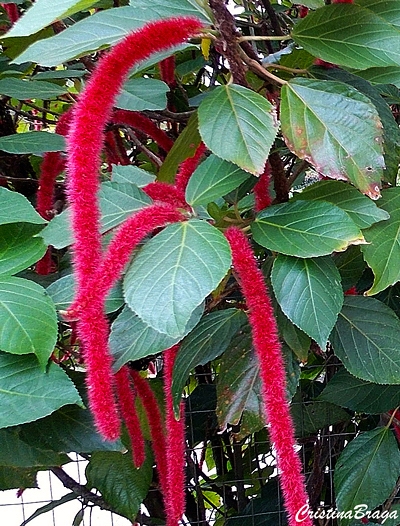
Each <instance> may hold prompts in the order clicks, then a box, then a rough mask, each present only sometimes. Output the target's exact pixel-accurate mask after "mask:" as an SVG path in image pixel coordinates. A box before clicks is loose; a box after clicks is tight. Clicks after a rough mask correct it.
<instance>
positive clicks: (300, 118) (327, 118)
mask: <svg viewBox="0 0 400 526" xmlns="http://www.w3.org/2000/svg"><path fill="white" fill-rule="evenodd" d="M347 7H348V6H347ZM350 7H352V6H350ZM311 16H312V15H311ZM332 108H334V111H332ZM280 118H281V124H282V133H283V135H284V136H285V141H286V143H287V145H288V147H289V148H290V150H292V151H293V152H294V153H295V154H296V155H298V156H299V157H300V158H301V159H306V160H307V161H309V162H310V163H311V164H312V165H313V166H314V167H315V169H316V170H317V171H318V172H320V173H321V174H323V175H325V176H327V177H330V178H332V179H344V180H348V181H350V182H351V183H352V184H354V185H355V186H356V187H357V188H359V189H360V190H361V191H362V192H363V193H364V194H367V195H368V196H369V197H371V198H373V199H377V198H378V197H379V195H380V194H379V188H380V181H381V177H382V174H383V168H384V167H385V163H384V159H383V146H382V142H383V140H382V137H383V129H382V123H381V121H380V118H379V115H378V112H377V110H376V108H375V106H374V105H373V104H372V102H371V101H370V99H368V97H366V96H365V95H363V94H362V93H360V92H359V91H357V90H356V89H355V88H353V87H352V86H348V85H347V84H344V83H342V82H336V81H329V80H325V81H320V80H312V79H306V78H297V79H294V80H292V81H290V82H289V83H288V84H285V85H284V86H283V88H282V101H281V109H280Z"/></svg>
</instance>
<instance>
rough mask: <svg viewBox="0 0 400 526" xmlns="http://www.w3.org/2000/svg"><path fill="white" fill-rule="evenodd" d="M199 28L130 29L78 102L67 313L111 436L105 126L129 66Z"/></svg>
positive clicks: (104, 429) (71, 153)
mask: <svg viewBox="0 0 400 526" xmlns="http://www.w3.org/2000/svg"><path fill="white" fill-rule="evenodd" d="M199 29H200V22H199V21H198V20H197V19H195V18H190V17H179V18H174V19H167V20H160V21H156V22H151V23H149V24H146V25H145V26H143V27H142V28H140V29H139V30H137V31H136V32H133V33H131V34H129V35H128V36H127V37H126V38H124V39H123V40H122V41H121V42H120V43H119V44H117V45H116V46H115V47H114V48H113V49H112V50H111V51H110V52H109V53H108V54H107V55H105V56H104V58H103V59H102V60H101V61H100V62H99V64H98V66H97V68H96V70H95V71H94V73H93V75H92V77H91V79H90V80H89V82H88V84H87V85H86V88H85V90H84V91H83V93H82V94H81V95H80V97H79V99H78V102H77V104H76V105H75V107H74V113H73V118H72V122H71V126H70V132H69V136H68V141H67V150H68V165H67V166H68V195H69V200H70V203H71V207H70V208H71V217H72V230H73V233H74V245H73V264H74V270H75V276H76V285H77V292H76V296H75V298H76V299H75V302H74V305H75V307H74V309H72V311H71V310H70V311H69V312H67V317H69V319H71V318H72V319H73V318H74V314H78V323H77V330H78V334H79V337H80V340H81V342H82V350H83V356H84V359H85V364H86V368H87V384H88V394H89V401H90V407H91V409H92V410H93V413H94V417H95V421H96V424H97V426H98V429H99V430H100V432H101V433H102V435H103V436H104V437H105V438H107V439H111V440H113V439H115V438H116V437H117V436H118V435H119V432H120V422H119V414H118V407H117V404H116V401H115V397H114V393H113V385H114V377H113V373H112V370H111V356H110V353H109V350H108V344H107V342H108V323H107V319H106V317H105V314H104V308H103V307H104V293H103V294H100V295H99V294H98V291H99V288H98V287H97V286H94V285H96V278H97V276H98V274H97V271H98V267H99V265H100V263H101V261H102V249H101V233H100V208H99V202H98V196H97V194H98V190H99V185H100V183H99V170H100V163H101V160H100V154H101V150H102V146H103V143H104V133H105V132H104V129H105V125H106V123H107V122H108V121H110V120H111V117H112V110H113V106H114V103H115V99H116V97H117V95H118V93H119V92H120V90H121V88H122V85H123V83H124V81H125V79H126V77H127V76H128V74H129V71H130V69H131V68H132V67H133V66H134V65H135V64H137V63H138V62H140V61H143V60H144V59H146V58H148V57H149V56H150V55H151V54H152V53H154V52H157V51H162V50H165V49H169V48H171V47H173V46H174V45H177V44H179V43H181V42H184V41H185V40H186V39H187V38H188V37H189V36H191V35H192V34H193V33H194V32H196V31H197V30H199ZM147 232H149V230H147ZM119 252H121V251H119ZM117 274H118V272H116V271H115V270H114V268H113V269H111V271H110V274H109V276H110V278H112V279H114V276H115V275H117ZM103 284H104V282H103ZM89 298H92V299H94V301H90V300H89Z"/></svg>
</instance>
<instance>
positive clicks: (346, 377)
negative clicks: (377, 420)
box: [318, 368, 400, 414]
mask: <svg viewBox="0 0 400 526" xmlns="http://www.w3.org/2000/svg"><path fill="white" fill-rule="evenodd" d="M318 398H319V399H320V400H326V401H327V402H332V403H333V404H336V405H340V406H342V407H347V409H351V410H352V411H360V412H363V413H368V414H380V413H384V412H386V411H389V410H390V409H393V407H397V406H398V405H400V389H399V386H398V385H378V384H374V383H372V382H365V381H364V380H360V379H359V378H356V377H355V376H352V375H351V374H350V373H349V372H347V371H346V369H344V368H343V369H341V370H340V371H339V372H338V373H336V374H335V376H334V377H333V378H332V379H331V380H329V383H328V385H327V386H326V387H325V389H324V390H323V391H322V393H321V394H320V395H319V397H318Z"/></svg>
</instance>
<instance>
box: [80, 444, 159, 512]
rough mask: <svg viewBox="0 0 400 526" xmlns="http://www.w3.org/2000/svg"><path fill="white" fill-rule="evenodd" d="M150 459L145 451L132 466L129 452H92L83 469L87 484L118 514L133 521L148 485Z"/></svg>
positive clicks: (151, 462)
mask: <svg viewBox="0 0 400 526" xmlns="http://www.w3.org/2000/svg"><path fill="white" fill-rule="evenodd" d="M152 475H153V460H152V458H151V454H150V452H149V450H147V454H146V460H145V462H144V464H143V465H142V466H141V467H140V468H139V469H136V468H135V467H134V465H133V463H132V455H131V454H130V453H129V452H127V453H125V454H122V453H116V452H107V453H102V452H99V453H93V455H92V456H91V458H90V462H89V464H88V466H87V468H86V477H87V481H88V485H89V486H90V487H91V488H96V489H98V490H99V491H100V492H101V494H102V495H103V497H104V500H105V501H106V502H108V503H109V504H110V505H111V506H113V508H115V510H116V511H118V513H120V514H121V515H123V516H124V517H126V518H127V519H129V520H130V521H134V520H135V517H136V515H137V513H138V511H139V508H140V505H141V504H142V501H143V499H144V498H145V497H146V495H147V492H148V490H149V488H150V483H151V480H152Z"/></svg>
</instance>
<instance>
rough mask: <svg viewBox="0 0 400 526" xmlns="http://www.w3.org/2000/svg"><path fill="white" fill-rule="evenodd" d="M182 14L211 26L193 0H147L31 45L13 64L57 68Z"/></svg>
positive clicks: (120, 8) (203, 12)
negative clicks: (139, 30)
mask: <svg viewBox="0 0 400 526" xmlns="http://www.w3.org/2000/svg"><path fill="white" fill-rule="evenodd" d="M60 1H62V0H60ZM179 15H181V16H182V15H194V16H197V17H198V18H200V19H201V20H202V21H203V22H204V23H209V18H208V15H207V14H206V12H205V11H204V10H203V9H201V8H200V7H199V6H198V5H197V4H196V5H193V4H191V3H190V0H179V1H171V0H156V1H153V2H151V4H150V5H149V3H148V2H147V0H137V1H136V2H135V6H134V7H118V8H115V9H107V10H104V11H100V12H98V13H95V14H94V15H92V16H89V17H87V18H85V19H83V20H80V21H79V22H77V23H76V24H74V25H72V26H70V27H68V28H67V29H65V30H64V31H62V32H61V33H59V34H57V35H55V36H53V37H51V38H47V39H45V40H40V41H38V42H35V43H33V44H31V45H30V46H29V47H28V48H27V49H26V50H25V51H24V52H23V53H22V54H21V55H19V56H18V57H17V58H16V59H14V62H17V64H21V63H23V62H36V63H37V64H40V65H42V66H48V67H52V66H58V65H59V64H62V63H64V62H69V61H70V60H72V59H74V58H77V57H80V56H82V55H86V54H88V53H89V52H93V51H95V50H97V49H100V48H104V47H106V46H109V45H111V44H114V43H116V42H118V41H119V40H121V39H122V38H124V37H125V36H127V35H128V34H129V33H130V32H131V31H134V30H136V29H139V28H140V27H142V26H143V25H144V24H145V23H147V22H150V21H152V20H161V19H163V18H169V17H172V16H179Z"/></svg>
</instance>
